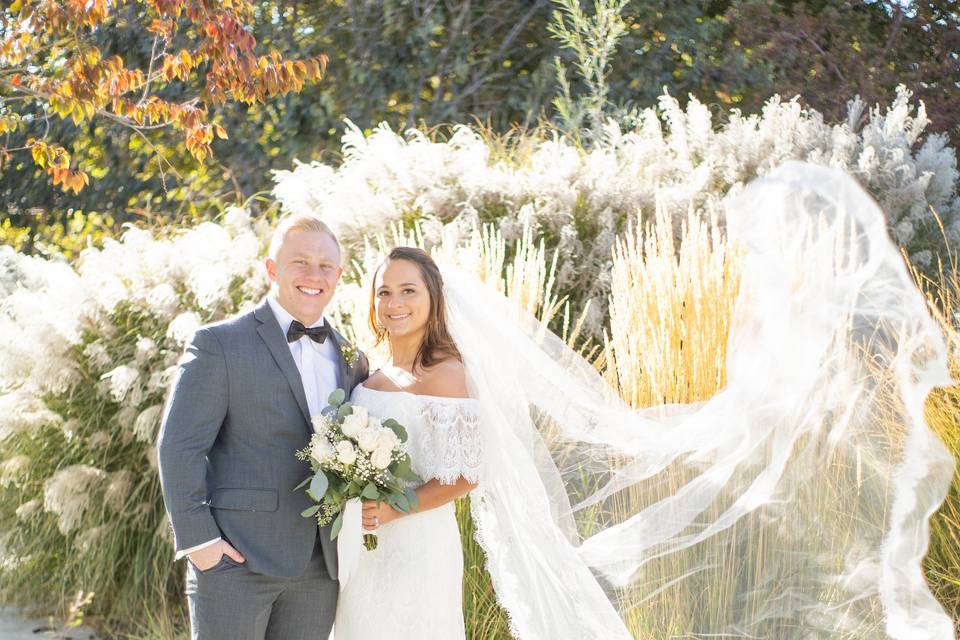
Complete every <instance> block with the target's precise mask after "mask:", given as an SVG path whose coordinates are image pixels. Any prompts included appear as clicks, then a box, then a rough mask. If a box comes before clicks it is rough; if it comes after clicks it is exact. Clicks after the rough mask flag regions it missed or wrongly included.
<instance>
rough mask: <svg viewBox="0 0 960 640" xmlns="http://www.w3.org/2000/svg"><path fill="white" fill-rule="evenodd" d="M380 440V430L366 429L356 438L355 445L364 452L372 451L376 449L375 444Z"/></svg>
mask: <svg viewBox="0 0 960 640" xmlns="http://www.w3.org/2000/svg"><path fill="white" fill-rule="evenodd" d="M379 439H380V430H379V429H374V428H372V427H366V428H365V429H364V430H363V431H361V432H360V435H359V436H357V443H358V444H359V445H360V448H361V449H363V450H364V451H373V450H374V449H376V448H377V442H378V441H379Z"/></svg>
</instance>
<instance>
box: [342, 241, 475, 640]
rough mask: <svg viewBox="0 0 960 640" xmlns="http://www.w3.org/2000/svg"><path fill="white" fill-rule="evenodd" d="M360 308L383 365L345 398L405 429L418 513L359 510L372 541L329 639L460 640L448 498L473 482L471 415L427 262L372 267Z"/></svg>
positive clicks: (457, 571)
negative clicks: (417, 481) (385, 350)
mask: <svg viewBox="0 0 960 640" xmlns="http://www.w3.org/2000/svg"><path fill="white" fill-rule="evenodd" d="M370 307H371V308H370V322H371V327H372V328H373V330H374V331H375V332H376V335H377V339H378V342H379V341H382V340H383V339H384V337H386V338H387V340H388V341H389V346H390V360H389V362H388V363H387V364H386V365H385V366H384V367H383V368H381V369H379V370H378V371H376V372H374V373H373V374H372V375H371V376H370V377H369V378H367V380H366V381H365V382H364V383H362V384H360V385H358V386H357V387H356V389H355V390H354V392H353V394H352V396H351V400H352V401H353V402H354V403H356V404H360V405H363V406H365V407H367V408H368V409H369V410H370V413H371V414H372V415H377V416H379V417H381V418H384V419H386V418H388V417H392V418H395V419H396V420H398V421H399V422H400V423H401V424H403V425H404V426H405V427H406V429H407V433H408V437H409V439H408V441H407V445H408V450H409V453H410V458H411V463H412V467H413V469H414V471H416V472H417V474H418V475H419V476H420V477H421V478H423V479H424V480H426V482H425V483H424V484H423V485H422V486H420V487H419V488H418V489H417V490H416V492H417V498H418V503H419V508H418V510H417V511H416V512H413V513H411V514H405V513H402V512H398V511H395V510H394V509H393V508H392V507H391V506H390V505H388V504H386V503H385V502H380V503H379V504H378V503H377V502H375V501H366V502H365V503H364V505H363V515H362V522H363V528H364V529H366V530H368V531H376V533H377V538H378V544H377V548H376V549H374V550H372V551H363V552H360V554H359V558H358V562H357V566H356V567H353V568H351V570H350V573H349V576H350V577H349V580H348V581H347V582H346V584H345V586H344V587H343V588H342V593H341V594H340V598H339V601H338V606H337V618H336V622H335V624H334V628H335V637H336V639H337V640H351V639H353V640H366V639H369V638H410V639H411V640H413V639H415V638H422V639H426V638H438V639H440V638H443V639H450V640H456V639H457V638H464V637H465V634H464V625H463V612H462V605H461V594H462V590H463V589H462V583H463V557H462V551H461V548H460V532H459V530H458V528H457V520H456V515H455V513H454V509H453V500H454V499H456V498H459V497H460V496H463V495H465V494H466V493H467V492H469V491H470V490H471V489H474V488H475V487H476V486H477V481H478V479H479V477H480V459H481V450H480V446H481V445H480V424H479V423H480V415H479V411H478V408H477V404H478V403H477V400H474V399H472V398H470V397H469V396H468V392H467V383H466V376H465V374H464V368H463V363H462V360H461V357H460V353H459V351H457V347H456V345H455V344H454V341H453V339H452V338H451V337H450V332H449V331H448V329H447V321H446V317H445V314H444V305H443V292H442V280H441V276H440V272H439V270H438V269H437V266H436V264H435V263H434V262H433V260H431V259H430V257H429V256H428V255H427V254H426V253H424V252H423V251H421V250H419V249H414V248H409V247H398V248H396V249H394V250H393V251H392V252H390V255H389V257H388V258H387V261H386V262H385V263H384V264H383V265H382V266H381V268H380V269H378V270H377V273H376V275H375V278H374V283H373V291H372V293H371V305H370ZM342 535H346V533H344V534H342Z"/></svg>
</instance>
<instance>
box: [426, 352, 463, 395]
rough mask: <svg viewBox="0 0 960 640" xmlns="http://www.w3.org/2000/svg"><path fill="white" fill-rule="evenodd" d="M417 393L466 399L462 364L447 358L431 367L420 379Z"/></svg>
mask: <svg viewBox="0 0 960 640" xmlns="http://www.w3.org/2000/svg"><path fill="white" fill-rule="evenodd" d="M417 393H421V394H423V395H428V396H441V397H448V398H467V397H469V394H468V393H467V374H466V371H465V370H464V368H463V363H462V362H460V361H459V360H457V359H455V358H448V359H447V360H443V361H442V362H438V363H436V364H434V365H432V366H431V367H430V368H429V369H428V370H426V371H425V372H424V374H423V376H422V377H421V378H420V383H419V384H418V385H417Z"/></svg>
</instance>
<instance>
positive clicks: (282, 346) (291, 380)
mask: <svg viewBox="0 0 960 640" xmlns="http://www.w3.org/2000/svg"><path fill="white" fill-rule="evenodd" d="M253 316H254V317H255V318H256V319H257V320H258V321H259V322H260V326H259V327H257V333H259V334H260V337H261V338H262V339H263V341H264V342H265V343H266V345H267V348H268V349H269V350H270V354H271V355H272V356H273V359H274V360H275V361H276V363H277V366H278V367H280V371H282V372H283V376H284V377H285V378H286V379H287V384H289V385H290V390H291V391H293V397H294V398H296V399H297V405H298V406H299V407H300V413H302V414H303V418H304V420H306V421H307V424H308V425H312V424H313V422H312V421H311V420H310V410H309V408H308V407H307V396H306V394H305V393H304V391H303V379H302V378H301V377H300V371H299V370H298V369H297V363H296V362H294V361H293V354H292V353H290V347H289V346H287V343H286V341H285V340H284V337H283V331H282V330H281V329H280V323H279V322H277V318H276V316H274V315H273V311H272V310H271V309H270V305H269V303H268V302H267V301H266V300H264V302H263V304H261V305H260V306H259V307H257V310H256V311H254V312H253ZM341 360H343V358H341Z"/></svg>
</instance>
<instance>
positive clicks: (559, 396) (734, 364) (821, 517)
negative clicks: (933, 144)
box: [441, 162, 954, 640]
mask: <svg viewBox="0 0 960 640" xmlns="http://www.w3.org/2000/svg"><path fill="white" fill-rule="evenodd" d="M727 226H728V234H729V238H730V240H731V241H733V242H735V243H739V244H740V245H741V246H742V248H743V254H744V257H743V260H744V261H743V268H742V280H741V285H740V290H739V296H738V299H737V303H736V307H735V312H734V318H733V322H732V325H731V329H730V332H729V336H728V346H727V362H726V370H727V380H728V383H727V385H726V387H724V388H723V389H722V390H721V391H719V392H718V393H717V394H716V395H714V396H713V397H712V398H710V399H709V400H708V401H706V402H701V403H697V404H691V405H669V406H662V407H651V408H648V409H644V410H640V411H638V410H635V409H632V408H630V407H629V406H627V405H626V404H625V403H624V402H623V401H622V400H620V398H619V397H618V396H617V394H616V392H615V391H614V390H612V389H611V388H610V387H609V386H608V385H607V384H606V383H605V382H604V381H603V379H602V378H601V377H600V376H599V375H598V374H597V372H596V371H595V369H594V368H593V367H592V366H591V365H590V364H589V363H588V362H586V361H585V360H583V359H582V358H581V357H580V356H579V355H578V354H577V353H576V352H574V351H573V350H571V349H570V348H568V347H567V346H566V345H565V344H564V342H563V341H562V340H560V339H559V338H558V337H557V336H555V335H554V334H552V333H550V332H549V331H548V330H547V329H546V327H544V326H543V325H542V324H540V323H539V322H538V321H537V320H536V319H535V318H533V317H532V316H529V315H526V314H524V313H523V312H521V311H519V310H517V309H516V308H515V307H514V306H513V305H511V304H510V302H509V301H508V300H507V299H506V298H504V297H503V296H502V295H500V294H499V293H497V292H495V291H494V290H493V289H491V288H488V287H487V286H486V285H484V284H483V283H481V282H480V281H479V280H478V279H476V278H475V277H473V276H472V275H468V274H466V273H464V272H462V271H460V270H458V269H457V268H456V267H455V266H452V265H446V264H441V271H442V274H443V278H444V292H445V295H446V302H447V313H448V316H447V318H448V323H449V327H450V331H451V333H452V335H453V337H454V339H455V341H456V343H457V346H458V348H459V349H460V352H461V354H462V356H463V360H464V364H465V368H466V372H467V377H468V387H469V389H470V395H471V396H473V397H475V398H477V399H478V400H479V401H480V403H479V404H480V407H481V418H482V425H483V438H484V442H483V446H484V452H485V463H484V468H483V472H482V475H481V481H480V485H479V487H478V488H477V489H476V490H475V491H474V492H473V493H472V494H471V510H472V514H473V517H474V520H475V522H476V525H477V539H478V541H479V542H480V544H481V545H482V547H483V548H484V551H485V552H486V555H487V568H488V570H489V572H490V574H491V577H492V580H493V584H494V587H495V590H496V593H497V598H498V600H499V602H500V603H501V604H502V606H503V607H504V609H505V610H506V611H507V613H508V615H509V618H510V625H511V631H512V632H513V634H514V635H515V636H516V637H517V638H520V639H521V640H539V639H542V640H553V639H558V638H559V639H591V640H592V639H597V640H601V639H602V640H620V639H623V640H626V639H628V638H631V637H634V636H633V635H632V634H633V633H636V634H638V636H637V637H651V638H669V637H683V638H708V637H709V638H716V637H722V638H771V639H776V640H785V639H793V638H796V639H798V640H799V639H812V638H894V639H908V638H909V639H921V638H929V639H934V638H935V639H938V640H939V639H943V638H953V637H954V635H953V634H954V632H953V623H952V622H951V620H950V618H949V617H948V616H947V614H946V613H945V612H944V610H943V608H942V607H941V606H940V605H939V603H938V602H937V601H936V600H935V599H934V598H933V596H932V595H931V593H930V591H929V589H928V587H927V585H926V583H925V581H924V577H923V573H922V571H921V560H922V558H923V555H924V553H925V551H926V546H927V540H928V534H929V529H928V522H927V521H928V518H929V517H930V516H931V515H932V514H933V513H934V512H935V510H936V509H937V507H938V506H939V505H940V503H941V502H942V501H943V499H944V496H945V494H946V492H947V489H948V487H949V483H950V478H951V475H952V472H953V466H954V461H953V458H952V457H951V455H950V454H949V453H948V452H947V450H946V449H945V447H944V446H943V445H942V443H941V442H940V441H939V440H938V439H937V438H936V437H935V436H934V435H933V434H932V433H931V432H930V430H929V428H928V426H927V425H926V423H925V421H924V417H923V405H924V400H925V398H926V396H927V393H928V392H929V390H930V389H931V388H932V387H933V386H945V385H950V384H953V382H952V381H951V379H950V377H949V375H948V370H947V359H946V346H945V344H944V339H943V336H942V335H941V333H940V330H939V328H938V326H937V325H936V323H935V322H934V321H933V319H932V318H931V317H930V315H929V314H928V312H927V309H926V305H925V301H924V299H923V297H922V295H921V293H920V292H919V291H918V289H917V288H916V286H915V285H914V283H913V281H912V279H911V278H910V276H909V274H908V272H907V269H906V267H905V265H904V263H903V259H902V257H901V255H900V253H899V252H898V250H897V248H896V247H895V246H894V245H893V243H892V242H891V240H890V239H889V237H888V234H887V231H886V224H885V218H884V215H883V213H882V211H881V210H880V209H879V208H878V206H877V205H876V204H875V202H874V201H873V200H872V199H871V198H870V196H868V195H867V194H866V193H865V192H864V191H863V190H862V189H861V188H860V186H859V185H858V184H857V183H856V182H855V181H854V180H853V179H852V178H851V177H850V176H848V175H846V174H845V173H843V172H840V171H836V170H831V169H826V168H822V167H816V166H812V165H807V164H803V163H797V162H792V163H787V164H785V165H783V166H781V167H780V168H778V169H776V170H775V171H773V172H772V173H770V174H769V175H767V176H766V177H763V178H760V179H757V180H756V181H754V182H752V183H751V184H749V185H748V186H746V187H745V188H744V189H743V190H742V191H740V192H739V194H738V195H736V196H734V197H733V198H732V199H730V200H729V201H728V203H727ZM643 634H650V635H643Z"/></svg>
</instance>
